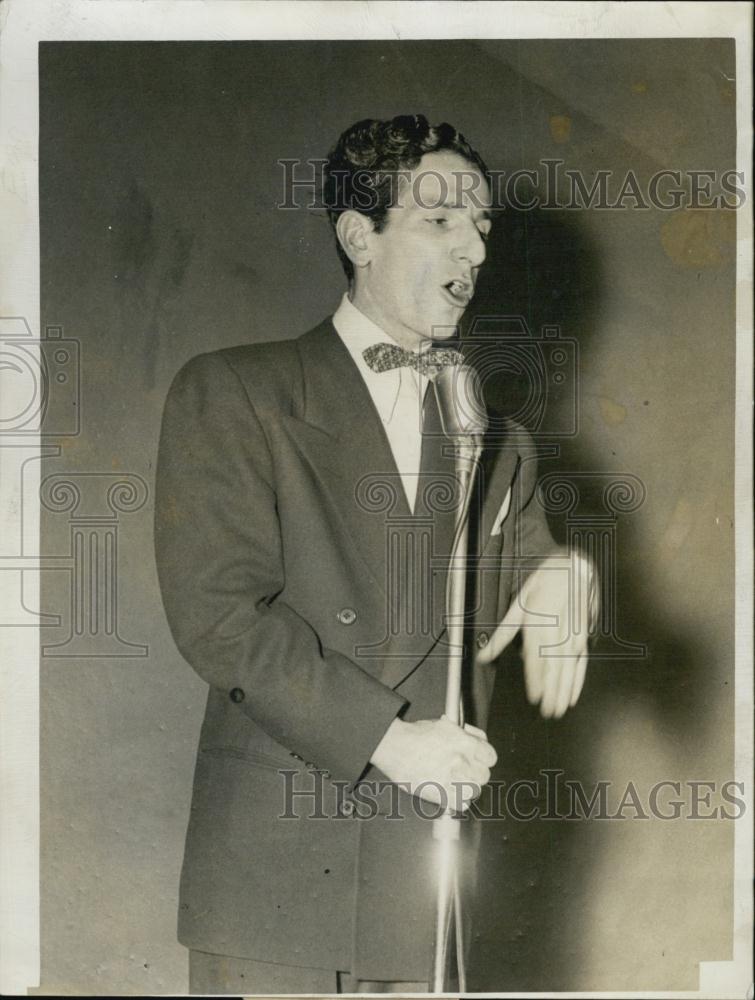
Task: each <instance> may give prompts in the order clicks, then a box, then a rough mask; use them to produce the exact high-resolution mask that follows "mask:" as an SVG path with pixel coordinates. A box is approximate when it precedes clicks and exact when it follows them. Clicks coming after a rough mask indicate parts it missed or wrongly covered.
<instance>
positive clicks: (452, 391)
mask: <svg viewBox="0 0 755 1000" xmlns="http://www.w3.org/2000/svg"><path fill="white" fill-rule="evenodd" d="M433 387H434V389H435V398H436V400H437V402H438V412H439V413H440V422H441V426H442V427H443V433H444V434H445V435H446V437H449V438H452V439H453V438H470V437H471V438H473V439H474V443H475V444H476V445H477V446H480V445H481V444H482V437H483V435H484V434H485V431H486V430H487V428H488V416H487V412H486V410H485V403H484V401H483V398H482V385H481V383H480V376H479V375H478V374H477V372H476V371H475V369H474V368H471V367H470V366H469V365H448V366H447V367H446V368H442V369H441V370H440V372H439V373H438V375H436V377H435V379H434V380H433Z"/></svg>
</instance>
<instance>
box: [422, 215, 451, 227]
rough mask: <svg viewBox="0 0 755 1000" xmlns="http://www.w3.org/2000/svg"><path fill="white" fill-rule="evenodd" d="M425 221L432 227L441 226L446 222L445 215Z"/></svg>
mask: <svg viewBox="0 0 755 1000" xmlns="http://www.w3.org/2000/svg"><path fill="white" fill-rule="evenodd" d="M427 221H428V222H429V223H431V224H432V225H434V226H442V225H443V223H444V222H448V219H447V218H446V216H445V215H441V216H438V218H436V219H428V220H427Z"/></svg>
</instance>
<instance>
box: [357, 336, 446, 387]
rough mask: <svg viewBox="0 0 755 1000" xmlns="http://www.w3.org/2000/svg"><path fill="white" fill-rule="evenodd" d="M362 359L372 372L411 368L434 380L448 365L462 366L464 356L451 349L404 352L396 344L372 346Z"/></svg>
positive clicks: (432, 348)
mask: <svg viewBox="0 0 755 1000" xmlns="http://www.w3.org/2000/svg"><path fill="white" fill-rule="evenodd" d="M362 357H363V358H364V360H365V362H366V363H367V365H368V367H370V368H371V369H372V370H373V371H374V372H387V371H390V370H391V369H392V368H413V369H414V370H415V371H416V372H419V373H420V375H424V376H425V378H429V379H434V378H435V376H436V375H437V374H438V372H440V371H441V370H442V369H443V368H448V366H449V365H462V364H464V355H463V354H460V353H459V351H455V350H453V348H451V347H431V348H430V350H429V351H423V352H422V353H421V354H418V353H415V352H414V351H406V350H404V348H403V347H399V346H398V344H373V345H372V346H371V347H368V348H367V349H366V350H364V351H362Z"/></svg>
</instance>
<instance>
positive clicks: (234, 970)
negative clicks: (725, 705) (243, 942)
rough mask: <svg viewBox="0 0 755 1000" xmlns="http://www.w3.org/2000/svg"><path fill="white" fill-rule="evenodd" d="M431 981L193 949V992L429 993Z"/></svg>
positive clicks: (243, 993) (247, 993)
mask: <svg viewBox="0 0 755 1000" xmlns="http://www.w3.org/2000/svg"><path fill="white" fill-rule="evenodd" d="M427 992H428V984H427V983H409V982H379V981H376V980H370V981H367V980H361V979H354V978H353V977H352V976H351V975H349V973H348V972H338V971H336V970H335V969H311V968H305V967H303V966H296V965H275V964H273V963H272V962H255V961H253V960H252V959H248V958H232V957H231V956H229V955H211V954H209V953H208V952H204V951H194V950H190V951H189V993H191V994H199V995H202V994H208V993H209V994H224V993H228V994H233V995H234V996H244V995H247V996H248V995H249V994H250V993H261V994H267V995H269V994H274V993H309V994H313V993H315V994H316V993H320V994H325V995H326V996H327V995H330V996H334V995H336V994H338V993H427Z"/></svg>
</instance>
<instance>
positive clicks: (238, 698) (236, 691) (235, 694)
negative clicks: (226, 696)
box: [231, 688, 246, 705]
mask: <svg viewBox="0 0 755 1000" xmlns="http://www.w3.org/2000/svg"><path fill="white" fill-rule="evenodd" d="M244 698H246V695H245V694H244V692H243V691H242V690H241V688H233V689H232V690H231V701H235V702H236V704H237V705H238V704H239V702H242V701H243V700H244Z"/></svg>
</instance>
